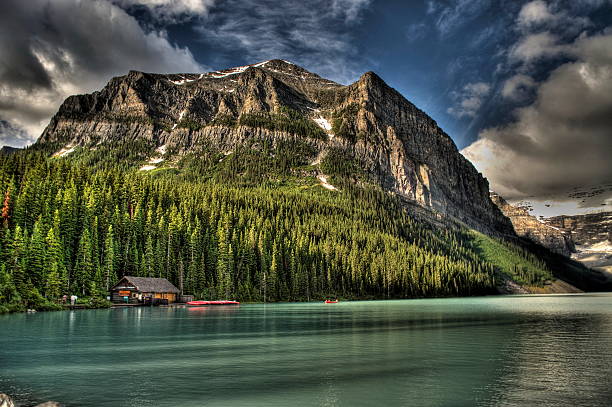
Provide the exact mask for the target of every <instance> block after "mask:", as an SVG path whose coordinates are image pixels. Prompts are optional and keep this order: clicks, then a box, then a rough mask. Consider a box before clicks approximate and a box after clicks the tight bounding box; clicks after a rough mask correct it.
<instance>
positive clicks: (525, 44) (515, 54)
mask: <svg viewBox="0 0 612 407" xmlns="http://www.w3.org/2000/svg"><path fill="white" fill-rule="evenodd" d="M564 50H565V48H564V47H563V46H562V45H561V44H559V38H557V36H555V35H554V34H551V33H550V32H547V31H546V32H541V33H538V34H529V35H527V36H525V37H523V38H522V39H521V40H520V41H519V42H518V43H517V44H515V45H514V46H513V47H512V48H511V49H510V52H509V57H510V60H511V61H513V62H524V63H530V62H535V61H537V60H539V59H542V58H548V57H554V56H557V55H559V54H561V53H563V51H564Z"/></svg>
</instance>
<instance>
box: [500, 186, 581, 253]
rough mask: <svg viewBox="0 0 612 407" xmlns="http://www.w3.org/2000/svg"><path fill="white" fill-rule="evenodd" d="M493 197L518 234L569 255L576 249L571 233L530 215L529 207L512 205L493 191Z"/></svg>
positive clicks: (554, 250)
mask: <svg viewBox="0 0 612 407" xmlns="http://www.w3.org/2000/svg"><path fill="white" fill-rule="evenodd" d="M491 199H492V201H493V202H494V203H495V204H496V205H497V206H498V207H499V209H501V211H502V212H503V213H504V215H506V216H507V217H508V218H509V219H510V221H511V222H512V226H513V227H514V231H515V232H516V234H517V235H519V236H522V237H526V238H528V239H531V240H532V241H534V242H536V243H538V244H540V245H542V246H544V247H546V248H548V249H549V250H551V251H553V252H555V253H558V254H562V255H564V256H567V257H569V256H570V255H571V253H572V252H573V251H574V250H575V248H574V242H573V241H572V236H571V234H570V233H568V232H566V231H564V230H562V229H560V228H558V227H555V226H553V225H550V224H547V223H545V222H544V221H540V220H539V219H538V218H536V217H535V216H532V215H530V214H529V210H528V209H527V208H525V207H521V206H514V205H511V204H509V203H508V202H506V200H505V199H504V198H502V197H501V196H500V195H498V194H496V193H494V192H491Z"/></svg>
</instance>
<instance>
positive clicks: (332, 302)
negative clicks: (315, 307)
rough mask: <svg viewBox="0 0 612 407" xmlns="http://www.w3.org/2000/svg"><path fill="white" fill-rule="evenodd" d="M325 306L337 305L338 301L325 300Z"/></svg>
mask: <svg viewBox="0 0 612 407" xmlns="http://www.w3.org/2000/svg"><path fill="white" fill-rule="evenodd" d="M325 303H326V304H337V303H338V300H325Z"/></svg>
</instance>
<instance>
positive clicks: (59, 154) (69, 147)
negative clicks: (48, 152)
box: [52, 144, 76, 157]
mask: <svg viewBox="0 0 612 407" xmlns="http://www.w3.org/2000/svg"><path fill="white" fill-rule="evenodd" d="M75 148H76V146H73V145H71V144H68V145H67V146H65V147H64V148H62V149H61V150H60V151H58V152H57V153H55V154H53V156H52V157H64V156H65V155H68V154H70V153H72V152H73V151H74V149H75Z"/></svg>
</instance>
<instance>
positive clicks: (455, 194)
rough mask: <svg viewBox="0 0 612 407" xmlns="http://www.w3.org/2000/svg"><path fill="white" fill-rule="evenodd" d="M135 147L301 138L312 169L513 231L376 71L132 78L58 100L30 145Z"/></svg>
mask: <svg viewBox="0 0 612 407" xmlns="http://www.w3.org/2000/svg"><path fill="white" fill-rule="evenodd" d="M139 140H140V141H146V142H148V143H151V144H152V145H153V146H154V148H155V149H157V151H158V152H161V153H164V152H171V154H175V155H178V156H180V155H184V154H186V153H189V152H195V151H198V149H199V148H201V147H202V146H214V148H217V149H218V150H219V151H222V152H226V153H227V154H229V153H230V152H232V151H234V150H235V149H237V148H245V147H246V148H250V149H254V150H257V149H261V144H262V143H270V144H272V145H275V144H278V143H281V142H284V141H288V140H299V141H300V142H302V143H306V144H307V145H308V146H309V147H310V150H309V151H310V153H308V154H310V156H309V157H308V159H309V160H311V161H312V163H313V164H315V165H318V164H319V163H320V162H321V159H323V158H325V157H328V156H330V158H331V159H332V161H333V160H334V159H335V158H336V156H338V157H340V156H349V157H351V159H353V160H355V161H357V162H358V163H359V167H360V168H361V170H363V171H365V172H366V174H367V175H368V176H369V177H370V179H372V180H374V182H375V183H377V184H379V185H380V186H382V187H383V188H384V189H386V190H388V191H390V192H393V193H396V194H398V195H400V196H401V197H402V198H404V199H405V200H406V201H407V202H410V203H413V204H416V205H418V206H420V207H422V208H426V209H431V210H433V211H435V212H436V213H438V214H442V215H443V216H445V217H449V218H452V219H455V220H458V221H460V222H463V223H465V224H467V225H469V226H471V227H473V228H476V229H478V230H481V231H485V232H487V233H489V234H497V235H506V234H510V235H512V234H513V231H512V225H511V224H510V222H509V221H508V219H507V218H506V217H505V216H503V214H502V213H501V211H500V210H499V209H498V208H497V207H496V206H495V205H494V204H493V202H492V201H491V199H490V198H489V194H488V191H489V185H488V182H487V180H486V179H485V178H484V177H483V176H482V175H481V174H479V173H478V172H477V171H476V169H475V168H474V167H473V166H472V164H471V163H470V162H469V161H467V160H466V159H465V158H464V157H463V156H462V155H461V154H459V152H458V150H457V148H456V146H455V144H454V143H453V141H452V140H451V139H450V137H449V136H448V135H447V134H446V133H444V131H442V129H440V128H439V127H438V125H437V124H436V122H435V121H434V120H432V119H431V118H430V117H429V116H427V115H426V114H425V113H424V112H422V111H421V110H419V109H418V108H416V107H415V106H414V105H413V104H412V103H410V102H409V101H408V100H406V99H405V98H404V97H403V96H402V95H401V94H400V93H398V92H397V91H395V90H394V89H392V88H390V87H389V86H388V85H386V84H385V82H384V81H383V80H382V79H381V78H379V77H378V76H377V75H376V74H374V73H372V72H368V73H365V74H364V75H362V76H361V78H359V80H358V81H357V82H355V83H353V84H351V85H348V86H343V85H340V84H337V83H335V82H332V81H329V80H327V79H324V78H321V77H320V76H318V75H316V74H313V73H311V72H308V71H306V70H305V69H303V68H301V67H299V66H297V65H294V64H292V63H289V62H287V61H281V60H271V61H266V62H262V63H258V64H254V65H248V66H244V67H238V68H232V69H228V70H224V71H216V72H211V73H205V74H171V75H162V74H147V73H142V72H134V71H132V72H130V73H129V74H128V75H126V76H122V77H117V78H114V79H112V80H111V81H110V82H109V83H108V84H107V85H106V86H105V87H104V89H102V90H101V91H99V92H94V93H92V94H89V95H76V96H71V97H69V98H68V99H66V101H65V102H64V103H63V105H62V106H61V108H60V110H59V111H58V113H57V114H56V115H55V116H54V117H53V119H52V120H51V122H50V124H49V126H48V127H47V128H46V129H45V131H44V133H43V135H42V136H41V138H40V139H39V141H38V145H44V146H51V147H52V148H54V149H55V153H56V155H65V154H69V153H70V152H72V151H74V148H75V147H81V148H83V149H95V148H96V146H98V145H100V144H104V143H113V142H118V141H120V142H134V141H139ZM169 155H170V153H166V156H165V157H164V158H166V159H168V158H169ZM159 161H161V158H160V159H158V160H157V161H155V162H152V163H151V164H150V165H149V166H145V167H146V168H145V167H143V168H144V169H151V168H155V167H156V165H157V163H158V162H159ZM318 171H319V172H320V176H324V175H325V174H323V173H322V171H321V170H320V168H319V169H318Z"/></svg>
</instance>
